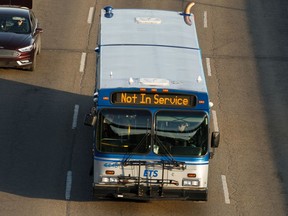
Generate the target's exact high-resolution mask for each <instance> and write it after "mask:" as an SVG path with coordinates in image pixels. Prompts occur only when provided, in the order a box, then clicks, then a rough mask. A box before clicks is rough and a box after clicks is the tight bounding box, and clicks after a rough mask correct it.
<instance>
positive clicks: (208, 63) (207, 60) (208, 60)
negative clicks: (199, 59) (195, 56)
mask: <svg viewBox="0 0 288 216" xmlns="http://www.w3.org/2000/svg"><path fill="white" fill-rule="evenodd" d="M206 65H207V74H208V76H211V64H210V58H206Z"/></svg>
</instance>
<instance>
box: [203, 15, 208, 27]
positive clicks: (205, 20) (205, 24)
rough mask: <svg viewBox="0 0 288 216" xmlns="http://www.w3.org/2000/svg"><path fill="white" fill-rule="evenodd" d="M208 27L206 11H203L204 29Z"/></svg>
mask: <svg viewBox="0 0 288 216" xmlns="http://www.w3.org/2000/svg"><path fill="white" fill-rule="evenodd" d="M207 27H208V18H207V11H204V28H207Z"/></svg>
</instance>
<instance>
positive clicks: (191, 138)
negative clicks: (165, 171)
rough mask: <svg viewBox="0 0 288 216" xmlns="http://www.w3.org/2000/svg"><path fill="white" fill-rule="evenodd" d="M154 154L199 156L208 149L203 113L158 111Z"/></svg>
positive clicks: (206, 126)
mask: <svg viewBox="0 0 288 216" xmlns="http://www.w3.org/2000/svg"><path fill="white" fill-rule="evenodd" d="M155 125H156V128H155V141H154V147H153V151H154V153H155V154H160V155H162V154H168V155H172V156H201V155H205V154H206V152H207V149H208V117H207V114H206V113H205V112H180V111H159V112H158V113H157V114H156V122H155Z"/></svg>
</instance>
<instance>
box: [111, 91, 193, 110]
mask: <svg viewBox="0 0 288 216" xmlns="http://www.w3.org/2000/svg"><path fill="white" fill-rule="evenodd" d="M112 103H114V104H123V105H124V104H126V105H157V106H177V107H192V106H195V105H196V97H195V96H194V95H183V94H166V93H145V92H115V93H113V94H112Z"/></svg>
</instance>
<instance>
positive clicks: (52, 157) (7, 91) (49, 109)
mask: <svg viewBox="0 0 288 216" xmlns="http://www.w3.org/2000/svg"><path fill="white" fill-rule="evenodd" d="M0 97H1V100H0V120H1V124H0V131H1V133H0V142H1V144H0V176H1V177H0V191H1V192H4V193H9V194H15V195H20V196H24V197H33V198H47V199H58V200H65V198H66V196H65V193H66V177H67V172H68V171H69V170H71V171H72V173H73V185H72V190H71V197H77V199H79V200H91V194H92V193H90V192H91V185H92V178H91V176H90V175H89V171H90V167H91V163H92V162H91V161H92V153H91V145H92V130H89V129H87V127H84V125H83V119H84V116H85V113H86V112H87V111H89V109H90V107H91V106H92V97H88V96H83V95H77V94H72V93H67V92H62V91H57V90H52V89H47V88H42V87H37V86H32V85H27V84H22V83H18V82H14V81H7V80H3V79H0ZM75 104H77V105H79V113H78V119H77V127H76V128H75V129H72V121H73V115H74V107H75Z"/></svg>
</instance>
